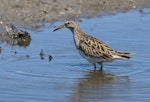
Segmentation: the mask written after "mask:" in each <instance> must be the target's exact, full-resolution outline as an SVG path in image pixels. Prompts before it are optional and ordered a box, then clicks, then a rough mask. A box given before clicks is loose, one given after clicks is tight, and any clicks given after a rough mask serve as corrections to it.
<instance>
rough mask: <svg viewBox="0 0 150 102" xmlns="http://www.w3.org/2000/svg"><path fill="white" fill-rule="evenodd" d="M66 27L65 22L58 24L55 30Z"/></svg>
mask: <svg viewBox="0 0 150 102" xmlns="http://www.w3.org/2000/svg"><path fill="white" fill-rule="evenodd" d="M64 27H66V26H65V24H63V25H60V26H58V27H57V28H56V29H54V30H53V31H56V30H59V29H61V28H64Z"/></svg>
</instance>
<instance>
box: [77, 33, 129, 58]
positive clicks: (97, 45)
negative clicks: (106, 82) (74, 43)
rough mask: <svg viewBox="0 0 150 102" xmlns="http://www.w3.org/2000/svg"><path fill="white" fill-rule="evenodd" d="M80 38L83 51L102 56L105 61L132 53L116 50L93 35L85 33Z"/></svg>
mask: <svg viewBox="0 0 150 102" xmlns="http://www.w3.org/2000/svg"><path fill="white" fill-rule="evenodd" d="M78 39H80V40H79V47H78V49H79V50H81V51H83V52H84V54H85V55H87V56H91V57H95V58H102V59H103V60H104V61H109V60H113V59H115V58H116V59H119V58H123V57H124V58H129V57H128V56H126V55H127V54H130V52H120V51H115V50H113V49H111V48H110V47H109V46H108V45H107V44H105V43H104V42H102V41H100V40H99V39H97V38H95V37H93V36H91V35H87V34H85V33H83V34H81V35H80V36H79V38H78Z"/></svg>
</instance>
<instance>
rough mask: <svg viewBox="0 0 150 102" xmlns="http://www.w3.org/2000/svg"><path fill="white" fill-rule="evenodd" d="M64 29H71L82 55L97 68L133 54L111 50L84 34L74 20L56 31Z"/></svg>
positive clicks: (67, 21)
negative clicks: (98, 65) (104, 63)
mask: <svg viewBox="0 0 150 102" xmlns="http://www.w3.org/2000/svg"><path fill="white" fill-rule="evenodd" d="M64 27H66V28H69V29H70V30H71V31H72V33H73V38H74V42H75V45H76V48H77V49H78V51H79V53H80V55H81V56H82V57H84V58H85V59H87V60H88V61H89V62H90V63H93V64H94V67H95V68H96V63H98V64H100V65H101V68H102V63H103V62H108V61H113V60H114V59H123V58H127V59H129V58H130V57H129V56H127V55H128V54H131V52H121V51H115V50H113V49H111V48H110V47H109V46H108V45H106V44H105V43H104V42H102V41H100V40H99V39H97V38H95V37H93V36H91V35H88V34H85V33H84V32H82V31H81V29H80V28H79V26H78V25H77V24H76V23H75V21H74V20H72V19H68V20H66V21H65V24H63V25H61V26H59V27H58V28H56V29H55V30H54V31H56V30H58V29H61V28H64Z"/></svg>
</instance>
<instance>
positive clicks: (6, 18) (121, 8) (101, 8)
mask: <svg viewBox="0 0 150 102" xmlns="http://www.w3.org/2000/svg"><path fill="white" fill-rule="evenodd" d="M149 5H150V0H92V1H90V0H1V3H0V20H1V21H3V22H5V23H13V24H15V25H19V26H21V27H28V28H39V27H41V26H43V25H44V23H45V22H50V23H52V22H54V21H58V20H61V19H66V18H68V17H74V18H80V17H93V16H103V15H108V14H115V13H117V12H126V11H129V10H139V11H140V12H142V8H143V7H149ZM0 29H2V26H0Z"/></svg>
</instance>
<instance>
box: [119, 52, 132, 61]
mask: <svg viewBox="0 0 150 102" xmlns="http://www.w3.org/2000/svg"><path fill="white" fill-rule="evenodd" d="M130 54H133V52H122V51H117V55H118V56H119V57H120V58H125V59H130V58H131V57H130V56H128V55H130Z"/></svg>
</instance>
